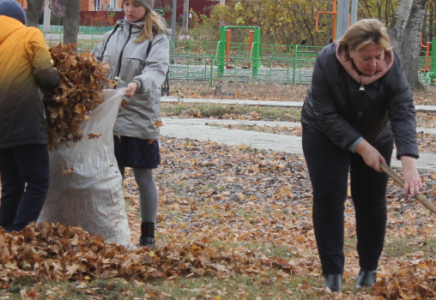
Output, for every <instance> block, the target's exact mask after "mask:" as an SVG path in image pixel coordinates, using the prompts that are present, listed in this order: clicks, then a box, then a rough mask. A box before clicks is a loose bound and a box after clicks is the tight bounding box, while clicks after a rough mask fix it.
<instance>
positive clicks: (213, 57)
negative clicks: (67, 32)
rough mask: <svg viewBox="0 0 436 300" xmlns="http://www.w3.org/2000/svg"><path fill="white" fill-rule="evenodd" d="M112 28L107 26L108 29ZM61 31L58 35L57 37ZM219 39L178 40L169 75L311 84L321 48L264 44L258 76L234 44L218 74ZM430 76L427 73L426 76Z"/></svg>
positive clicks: (244, 47)
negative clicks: (221, 71) (212, 40)
mask: <svg viewBox="0 0 436 300" xmlns="http://www.w3.org/2000/svg"><path fill="white" fill-rule="evenodd" d="M110 29H111V28H105V30H106V31H108V30H110ZM57 34H59V36H57ZM57 34H55V33H45V36H46V41H47V44H48V45H49V46H52V45H56V44H58V43H59V42H61V41H62V39H63V34H62V32H59V33H57ZM86 38H87V39H81V38H80V36H79V40H78V52H79V53H83V52H85V51H90V50H92V49H93V48H94V46H95V45H96V44H97V43H98V42H99V41H100V40H101V38H102V37H101V35H87V36H86ZM217 46H218V42H206V41H180V40H178V41H176V47H175V54H174V56H173V57H171V62H173V63H172V64H171V65H170V72H169V77H170V78H172V79H200V80H208V81H210V84H211V85H212V84H213V82H214V81H216V80H234V81H258V82H280V83H292V84H309V83H310V82H311V78H312V72H313V66H314V64H315V60H316V56H317V54H318V52H319V51H320V50H321V49H322V47H317V46H306V45H280V44H261V55H260V59H258V60H259V71H258V74H257V75H256V76H254V75H253V73H252V70H251V69H250V68H251V67H252V66H253V62H254V61H253V58H251V57H249V55H248V53H249V51H248V44H247V43H236V42H235V43H231V51H230V54H231V56H230V57H229V63H228V64H227V65H226V68H225V69H224V73H223V74H222V76H218V71H217V63H218V54H217ZM430 63H431V60H430V61H427V58H426V55H425V51H422V52H421V53H420V57H419V70H420V73H419V77H420V79H421V80H423V82H426V83H433V82H432V81H431V82H430V80H429V79H428V78H426V72H427V70H426V65H428V64H430ZM427 77H428V76H427Z"/></svg>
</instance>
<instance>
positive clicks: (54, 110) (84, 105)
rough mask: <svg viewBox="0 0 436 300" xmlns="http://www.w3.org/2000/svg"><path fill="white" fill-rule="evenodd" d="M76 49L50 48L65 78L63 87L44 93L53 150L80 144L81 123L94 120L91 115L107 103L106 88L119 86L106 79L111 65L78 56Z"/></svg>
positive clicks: (55, 64) (91, 57)
mask: <svg viewBox="0 0 436 300" xmlns="http://www.w3.org/2000/svg"><path fill="white" fill-rule="evenodd" d="M74 49H75V45H74V44H68V45H63V44H59V45H57V46H53V47H51V48H50V49H49V51H50V54H51V56H52V58H53V63H54V67H55V68H56V69H57V70H58V71H59V74H60V76H61V84H60V86H59V88H57V89H55V90H53V91H44V100H43V101H44V106H45V111H46V115H47V125H48V144H49V148H56V144H57V143H62V142H64V143H66V142H70V141H72V142H77V141H80V140H81V139H82V137H83V133H82V132H81V130H80V129H79V125H80V122H82V121H84V120H90V118H91V117H90V116H89V113H90V112H91V111H92V110H94V109H95V108H96V107H97V106H98V105H99V104H100V103H102V102H104V95H103V87H104V86H105V85H107V86H114V85H115V82H114V81H109V80H108V79H107V78H106V75H107V74H108V72H109V69H110V66H109V65H108V64H107V63H104V62H101V63H99V62H98V61H97V59H96V58H95V57H94V56H93V55H91V54H89V52H85V53H83V54H81V55H78V54H77V53H76V52H75V51H74Z"/></svg>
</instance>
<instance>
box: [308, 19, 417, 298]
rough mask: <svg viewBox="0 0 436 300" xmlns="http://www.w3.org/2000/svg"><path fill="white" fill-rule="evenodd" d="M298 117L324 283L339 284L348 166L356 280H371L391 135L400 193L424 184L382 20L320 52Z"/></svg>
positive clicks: (406, 99) (406, 89)
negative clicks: (402, 183)
mask: <svg viewBox="0 0 436 300" xmlns="http://www.w3.org/2000/svg"><path fill="white" fill-rule="evenodd" d="M301 121H302V125H303V151H304V155H305V157H306V161H307V166H308V169H309V175H310V179H311V182H312V186H313V223H314V230H315V237H316V242H317V246H318V252H319V256H320V259H321V265H322V273H323V275H324V276H325V280H324V284H323V288H324V289H326V288H329V289H330V290H332V291H337V292H341V290H342V273H343V269H344V260H345V258H344V253H343V245H344V202H345V199H346V196H347V182H348V170H350V178H351V193H352V198H353V203H354V206H355V211H356V234H357V251H358V254H359V264H360V268H361V270H360V273H359V277H358V279H357V284H356V287H357V288H361V287H363V286H365V287H369V286H372V285H373V284H374V283H375V280H376V269H377V266H378V260H379V258H380V255H381V252H382V250H383V243H384V239H385V231H386V221H387V213H386V199H385V195H386V186H387V180H388V177H387V175H386V174H384V173H382V171H381V169H380V163H381V162H384V163H386V164H388V165H389V163H390V158H391V155H392V151H393V142H394V139H395V144H396V147H397V152H396V156H397V158H398V159H401V163H402V167H403V179H404V181H405V186H404V190H405V196H406V197H407V196H409V195H410V196H414V195H415V193H418V192H419V189H420V188H421V180H420V176H419V173H418V171H417V169H416V159H417V158H418V146H417V140H416V123H415V109H414V105H413V99H412V92H411V89H410V86H409V84H408V82H407V79H406V77H405V75H404V72H403V67H402V63H401V60H400V58H399V57H398V56H397V55H396V54H395V53H394V52H393V51H392V48H391V46H390V44H389V37H388V35H387V30H386V27H384V26H383V24H382V23H381V22H380V21H378V20H375V19H363V20H360V21H358V22H357V23H355V24H354V25H353V26H351V27H350V28H349V29H348V30H347V31H346V33H345V34H344V36H343V37H342V38H341V39H340V40H338V41H337V42H335V43H332V44H329V45H328V46H326V47H325V48H324V49H323V50H322V51H321V52H320V53H319V55H318V58H317V61H316V64H315V69H314V72H313V78H312V85H311V87H310V90H309V92H308V95H307V97H306V100H305V103H304V106H303V109H302V117H301Z"/></svg>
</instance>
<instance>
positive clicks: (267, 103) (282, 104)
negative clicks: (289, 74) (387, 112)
mask: <svg viewBox="0 0 436 300" xmlns="http://www.w3.org/2000/svg"><path fill="white" fill-rule="evenodd" d="M178 101H179V102H185V103H215V104H235V105H236V104H238V105H259V106H275V107H301V106H302V105H303V102H295V101H260V100H237V99H195V98H178V97H173V96H171V97H162V99H161V102H178ZM415 109H416V111H431V112H433V111H434V112H436V105H415Z"/></svg>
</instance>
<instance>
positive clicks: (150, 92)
mask: <svg viewBox="0 0 436 300" xmlns="http://www.w3.org/2000/svg"><path fill="white" fill-rule="evenodd" d="M117 27H118V28H116V30H115V32H113V30H112V31H109V32H107V33H106V34H105V36H104V38H103V40H102V41H101V42H100V43H98V44H97V46H95V48H94V49H93V50H92V54H94V55H95V56H96V57H97V59H98V60H99V61H105V62H107V63H108V64H109V65H110V66H111V70H110V75H109V76H108V78H109V79H114V78H115V77H119V79H118V85H117V88H123V87H127V85H128V84H129V83H131V82H136V83H138V90H137V91H136V93H135V94H134V95H133V97H131V98H125V100H126V101H127V102H128V105H126V106H124V107H123V108H122V109H121V110H120V112H119V113H118V117H117V120H116V122H115V126H114V135H122V136H128V137H135V138H139V139H143V140H157V139H159V126H156V122H157V121H160V119H161V115H160V97H161V85H162V84H163V82H164V81H165V78H166V73H167V70H168V67H169V41H168V38H167V36H166V34H164V33H160V34H157V35H156V36H155V37H154V39H153V41H150V40H145V41H143V42H141V43H137V42H135V41H134V40H135V39H136V38H137V37H138V34H139V33H140V32H141V28H138V27H135V26H132V25H131V24H129V23H127V22H125V21H124V20H120V21H118V26H117ZM167 34H168V33H167ZM150 42H152V47H151V49H150V52H149V54H148V56H147V50H148V46H149V43H150Z"/></svg>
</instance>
